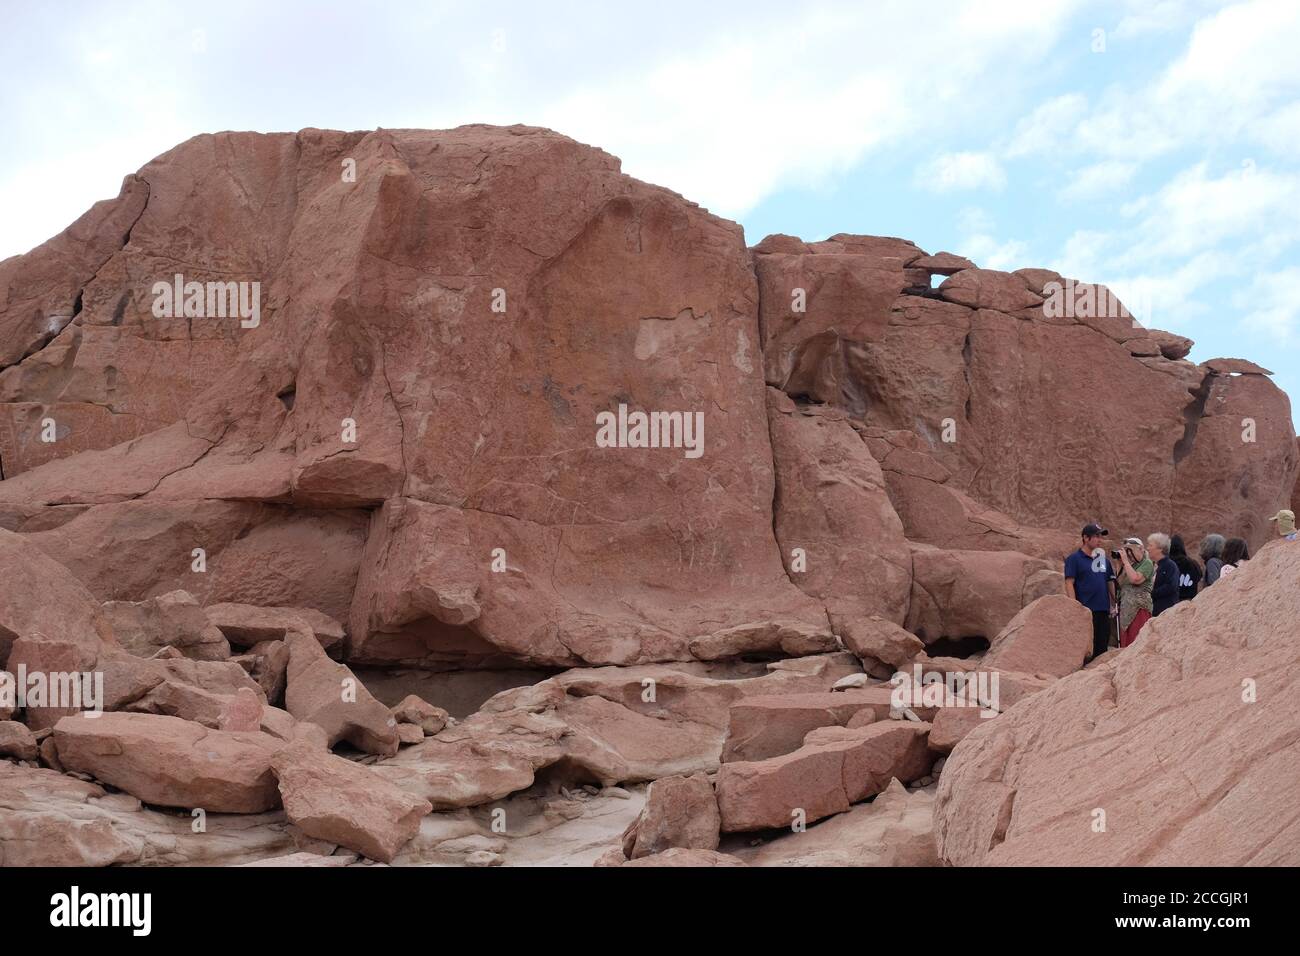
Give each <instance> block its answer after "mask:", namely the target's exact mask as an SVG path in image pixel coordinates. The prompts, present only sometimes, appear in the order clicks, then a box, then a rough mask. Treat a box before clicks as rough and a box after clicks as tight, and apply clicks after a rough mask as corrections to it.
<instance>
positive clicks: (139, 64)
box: [0, 0, 1300, 422]
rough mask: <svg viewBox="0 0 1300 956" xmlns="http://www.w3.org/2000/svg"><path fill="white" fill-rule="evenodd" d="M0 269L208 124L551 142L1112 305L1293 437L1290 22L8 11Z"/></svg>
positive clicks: (1282, 8) (884, 10)
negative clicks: (1089, 290) (451, 133)
mask: <svg viewBox="0 0 1300 956" xmlns="http://www.w3.org/2000/svg"><path fill="white" fill-rule="evenodd" d="M0 16H2V17H3V21H2V22H3V24H4V28H3V30H0V64H3V66H0V71H2V72H0V79H2V82H0V143H2V144H3V145H4V148H3V149H0V258H4V257H7V256H10V255H16V254H20V253H22V252H25V251H27V250H28V249H30V248H32V247H33V246H36V245H38V244H40V243H41V242H43V241H45V240H46V239H48V238H49V237H51V236H53V235H55V234H56V233H58V232H59V231H60V230H62V229H63V228H64V227H65V226H67V225H68V224H69V223H71V222H72V221H73V220H74V219H76V218H77V216H79V215H80V214H81V213H82V212H84V211H85V210H86V209H87V208H89V206H90V205H91V204H92V203H94V202H95V201H96V200H99V199H103V198H107V197H109V196H113V195H116V194H117V191H118V188H119V186H120V184H121V180H122V177H123V176H124V175H125V174H127V173H129V172H133V171H135V170H136V169H138V168H140V167H141V166H143V165H144V164H145V163H147V162H148V161H149V160H150V159H152V158H153V157H154V156H156V155H158V154H159V153H162V152H164V151H166V150H167V149H169V148H170V147H172V146H174V145H175V144H177V143H179V142H181V141H183V140H185V139H188V138H189V137H191V136H193V135H196V134H198V133H203V132H215V131H219V130H260V131H266V132H269V131H283V130H297V129H301V128H303V127H309V126H315V127H322V128H336V129H374V128H376V127H381V126H382V127H390V128H391V127H427V128H433V129H441V128H448V127H452V126H457V125H460V124H462V123H471V122H482V123H501V124H510V123H526V124H529V125H536V126H547V127H550V128H552V129H555V130H558V131H559V132H562V133H565V134H567V135H569V136H572V137H574V138H575V139H578V140H581V141H582V142H585V143H590V144H592V145H596V146H599V147H601V148H603V149H605V150H607V151H608V152H611V153H613V154H614V155H616V156H618V157H620V158H621V159H622V161H623V169H624V171H625V172H627V173H629V174H630V175H633V176H636V177H638V178H640V179H644V180H647V181H650V182H654V183H657V184H659V185H662V186H667V187H668V188H670V189H672V190H674V191H676V192H679V193H681V194H682V195H684V196H686V197H687V198H688V199H691V200H693V201H695V202H697V203H699V204H700V205H702V206H705V207H707V208H708V209H709V210H711V211H712V212H715V213H717V214H719V215H722V216H726V217H727V218H730V219H734V220H736V221H738V222H740V223H741V224H742V225H743V226H744V227H745V235H746V241H747V242H749V243H750V244H753V243H756V242H758V241H759V240H760V239H762V238H763V236H765V235H767V234H769V233H774V232H783V233H789V234H792V235H797V236H800V237H802V238H804V239H808V240H816V239H822V238H825V237H826V236H829V235H832V234H834V233H837V232H851V233H865V234H871V235H892V236H901V237H904V238H907V239H911V240H912V241H914V242H915V243H916V244H917V245H919V246H921V247H922V248H924V249H926V250H928V251H930V252H937V251H939V250H947V251H950V252H955V253H958V254H960V255H965V256H967V257H969V258H971V259H973V260H974V261H975V262H976V263H978V264H979V265H981V266H983V267H985V268H995V269H1017V268H1021V267H1025V266H1043V267H1048V268H1052V269H1055V270H1057V271H1058V272H1061V273H1062V274H1064V275H1067V276H1070V277H1074V278H1078V279H1081V280H1086V281H1093V282H1103V283H1106V284H1107V285H1109V286H1111V288H1112V289H1114V290H1115V291H1116V292H1117V293H1118V294H1119V295H1120V297H1121V299H1123V300H1124V302H1125V304H1126V305H1127V306H1128V307H1129V308H1130V310H1131V311H1132V312H1133V313H1134V314H1135V315H1136V316H1137V318H1138V319H1139V320H1140V321H1142V322H1143V323H1144V324H1146V325H1148V326H1151V327H1155V328H1162V329H1167V330H1169V331H1172V332H1177V333H1179V334H1182V335H1187V336H1189V337H1191V338H1193V339H1195V340H1196V343H1197V345H1196V347H1195V349H1194V350H1193V352H1192V355H1191V358H1192V359H1193V360H1196V361H1204V360H1205V359H1208V358H1213V357H1216V356H1233V357H1240V358H1247V359H1250V360H1252V361H1255V362H1257V363H1259V364H1261V365H1263V366H1265V367H1267V368H1269V369H1272V370H1273V371H1274V372H1275V373H1276V376H1275V379H1274V380H1275V381H1276V382H1277V384H1278V385H1279V386H1281V387H1282V388H1283V389H1285V390H1286V391H1287V392H1288V393H1289V394H1290V395H1292V396H1293V406H1294V407H1293V411H1294V412H1295V415H1296V418H1297V421H1298V422H1300V2H1297V0H1243V2H1236V3H1211V2H1195V0H1188V2H1178V0H1150V2H1136V0H1098V2H1087V3H1085V2H1079V0H1033V2H1025V3H1019V2H1001V0H980V2H978V3H975V2H971V3H967V4H962V3H949V2H944V0H927V2H925V3H923V4H922V3H916V2H914V0H907V2H900V3H892V2H863V0H858V2H851V3H818V2H799V3H791V2H788V0H782V2H773V3H768V2H763V0H747V2H743V3H732V2H709V3H703V2H700V0H692V2H687V3H683V2H676V0H659V2H656V3H654V4H649V5H648V4H645V3H615V2H606V3H585V4H582V3H564V2H547V3H544V4H540V3H535V2H533V3H492V2H467V3H453V2H422V3H414V2H412V3H400V2H395V0H392V2H383V3H373V4H365V3H357V2H347V3H343V2H317V3H306V2H294V0H277V2H274V3H270V2H266V0H257V2H241V0H223V2H221V3H220V4H199V3H194V4H191V3H186V2H177V0H168V2H132V0H122V2H114V3H102V2H101V3H78V2H62V3H46V4H33V3H30V2H16V0H0Z"/></svg>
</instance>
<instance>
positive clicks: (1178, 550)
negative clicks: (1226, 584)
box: [1169, 534, 1202, 601]
mask: <svg viewBox="0 0 1300 956" xmlns="http://www.w3.org/2000/svg"><path fill="white" fill-rule="evenodd" d="M1169 557H1171V558H1173V560H1174V564H1176V565H1178V600H1180V601H1190V600H1191V599H1192V598H1194V597H1196V586H1197V585H1198V584H1200V583H1201V573H1202V572H1201V566H1200V565H1199V564H1197V563H1196V561H1195V560H1193V558H1192V556H1191V555H1189V554H1188V553H1187V545H1186V544H1184V543H1183V536H1182V535H1181V534H1176V535H1174V536H1173V537H1172V538H1170V539H1169Z"/></svg>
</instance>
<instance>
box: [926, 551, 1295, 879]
mask: <svg viewBox="0 0 1300 956" xmlns="http://www.w3.org/2000/svg"><path fill="white" fill-rule="evenodd" d="M1298 577H1300V547H1297V546H1296V545H1295V543H1294V542H1285V541H1277V542H1274V543H1272V544H1269V545H1266V546H1265V547H1264V548H1263V549H1261V550H1260V551H1259V553H1258V554H1256V556H1255V557H1254V558H1253V559H1252V560H1251V561H1249V562H1247V563H1246V565H1245V566H1244V567H1243V568H1242V569H1241V570H1240V571H1239V572H1237V573H1236V574H1234V575H1232V577H1231V578H1228V579H1225V581H1223V582H1220V583H1219V584H1216V585H1215V586H1214V587H1213V588H1210V589H1209V590H1208V591H1206V592H1204V593H1203V594H1200V595H1198V596H1197V598H1196V600H1195V601H1189V602H1184V603H1182V604H1178V605H1176V606H1175V607H1174V608H1172V609H1171V610H1169V611H1167V612H1165V613H1164V614H1162V615H1160V617H1158V618H1156V619H1154V620H1153V621H1151V622H1150V623H1149V624H1147V625H1146V627H1145V628H1143V631H1142V638H1141V640H1139V641H1138V642H1137V643H1136V644H1134V645H1132V646H1131V647H1128V648H1126V649H1124V650H1123V651H1122V652H1120V653H1118V654H1116V655H1113V656H1111V657H1109V658H1108V659H1107V660H1105V661H1103V662H1102V663H1100V664H1099V665H1098V666H1097V667H1095V668H1089V669H1087V670H1084V671H1082V672H1080V673H1077V674H1072V675H1071V676H1069V677H1067V678H1064V679H1062V680H1058V681H1056V682H1055V683H1053V684H1052V685H1051V686H1050V687H1048V688H1046V689H1045V690H1042V691H1040V692H1039V693H1036V694H1034V695H1032V696H1031V697H1029V698H1028V699H1026V700H1023V701H1022V702H1020V703H1018V704H1017V705H1016V706H1014V707H1013V708H1011V709H1010V710H1009V711H1007V712H1006V713H1003V714H1002V715H1001V716H999V717H998V718H996V719H995V720H992V721H989V722H988V723H987V725H986V726H983V727H980V728H977V729H976V730H974V731H973V732H972V733H970V734H969V735H968V736H967V737H966V738H965V739H964V740H963V741H962V742H961V743H960V744H959V745H958V746H957V748H956V749H955V750H954V751H953V752H952V755H951V756H950V757H949V758H948V762H947V765H946V766H945V767H944V771H943V775H942V777H941V778H940V782H939V793H938V802H937V803H936V806H935V826H936V837H937V840H938V846H939V853H940V855H941V857H942V858H943V859H944V861H945V862H947V863H952V864H958V865H978V864H989V865H1008V864H1034V865H1054V866H1061V865H1065V866H1084V865H1088V866H1132V865H1169V866H1189V865H1191V866H1241V865H1247V864H1251V865H1264V866H1267V865H1289V866H1294V865H1296V864H1297V863H1300V851H1298V850H1297V848H1298V847H1300V830H1298V829H1297V828H1298V827H1300V823H1297V822H1296V821H1295V819H1294V814H1293V813H1291V812H1290V806H1291V804H1290V802H1289V800H1290V796H1289V795H1290V793H1291V790H1292V787H1293V785H1294V782H1295V773H1296V760H1295V739H1296V735H1297V732H1298V731H1297V722H1298V721H1300V717H1297V713H1296V710H1295V708H1294V707H1293V706H1292V701H1293V700H1294V696H1295V693H1296V689H1297V687H1298V686H1300V644H1298V643H1297V642H1298V641H1300V636H1298V635H1297V631H1296V629H1295V627H1294V626H1293V624H1294V621H1295V620H1296V618H1297V616H1300V592H1297V590H1296V588H1295V586H1294V584H1295V581H1296V580H1297V578H1298ZM1243 834H1245V835H1248V838H1243Z"/></svg>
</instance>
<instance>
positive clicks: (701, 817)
mask: <svg viewBox="0 0 1300 956" xmlns="http://www.w3.org/2000/svg"><path fill="white" fill-rule="evenodd" d="M721 828H722V818H721V817H720V816H719V815H718V801H717V798H716V797H715V796H714V795H713V784H712V783H710V782H709V778H708V777H707V776H706V775H705V774H702V773H697V774H692V775H691V776H689V777H682V776H672V777H661V778H660V779H658V780H656V781H654V783H652V784H650V787H649V789H647V790H646V799H645V807H644V808H642V810H641V815H640V816H639V817H637V819H636V820H635V821H634V822H633V823H632V824H631V825H630V826H629V827H628V828H627V831H626V832H625V833H624V834H623V853H624V855H625V856H626V857H627V858H628V859H629V860H636V859H640V858H641V857H643V856H650V855H651V854H652V853H662V852H663V851H664V850H668V849H671V848H672V847H681V848H683V849H688V850H716V849H717V848H718V833H719V831H720V829H721Z"/></svg>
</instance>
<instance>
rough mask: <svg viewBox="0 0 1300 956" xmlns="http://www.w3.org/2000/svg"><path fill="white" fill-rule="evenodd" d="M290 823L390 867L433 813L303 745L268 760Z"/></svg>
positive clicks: (364, 771)
mask: <svg viewBox="0 0 1300 956" xmlns="http://www.w3.org/2000/svg"><path fill="white" fill-rule="evenodd" d="M271 768H272V770H274V772H275V776H276V780H277V781H278V786H279V790H280V797H281V800H282V801H283V803H284V812H285V815H286V816H287V817H288V818H289V820H290V822H291V823H293V824H294V826H296V827H298V829H300V830H302V831H303V832H304V833H306V834H307V835H308V836H311V837H314V838H316V839H318V840H325V841H327V842H329V843H337V844H339V845H340V846H345V847H347V848H348V849H350V850H355V851H356V852H358V853H361V854H363V855H364V856H367V857H369V858H370V859H372V860H379V861H380V862H383V863H390V862H392V860H393V857H395V856H396V855H397V852H398V851H399V850H400V849H401V848H402V847H403V846H405V845H406V844H407V843H408V842H409V841H410V840H411V838H412V837H413V836H415V834H416V831H418V830H419V829H420V820H421V818H423V817H424V816H425V815H426V814H428V813H429V812H430V811H431V810H432V809H433V808H432V807H431V806H430V805H429V803H428V801H426V800H421V799H419V798H418V797H414V796H412V795H411V794H409V793H407V792H406V791H404V790H402V789H401V788H400V787H397V786H395V785H393V784H392V783H390V782H388V781H387V780H385V779H383V778H382V777H381V776H379V775H378V774H376V773H375V772H374V771H373V770H371V769H369V768H368V767H364V766H362V765H360V764H357V763H354V762H352V761H351V760H345V759H344V758H342V757H336V756H335V755H334V754H332V753H329V752H328V751H324V750H319V749H317V748H315V747H312V746H310V745H306V744H303V743H293V744H290V745H288V746H285V747H284V748H282V749H281V750H280V751H279V752H278V753H277V754H276V755H275V756H274V757H273V758H272V760H271Z"/></svg>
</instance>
